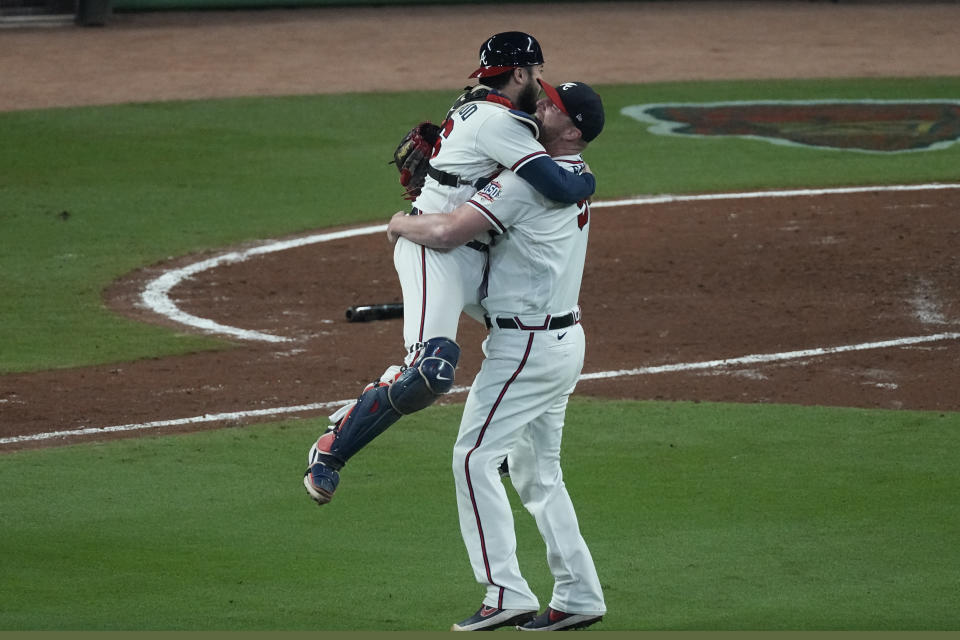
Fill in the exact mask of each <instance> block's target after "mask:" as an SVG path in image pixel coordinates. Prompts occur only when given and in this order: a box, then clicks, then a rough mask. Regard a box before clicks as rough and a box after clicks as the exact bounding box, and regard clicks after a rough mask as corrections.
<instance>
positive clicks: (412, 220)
mask: <svg viewBox="0 0 960 640" xmlns="http://www.w3.org/2000/svg"><path fill="white" fill-rule="evenodd" d="M491 229H493V224H491V222H490V221H489V220H487V218H485V217H484V215H483V214H482V213H480V211H478V210H477V209H475V208H474V207H472V206H470V205H469V203H466V204H462V205H460V206H459V207H457V208H456V209H454V210H453V211H451V212H450V213H447V214H443V215H432V214H421V215H418V216H414V215H409V214H407V213H405V212H403V211H398V212H397V213H395V214H394V216H393V218H391V219H390V224H389V225H387V239H388V240H389V241H390V242H396V241H397V238H406V239H407V240H409V241H411V242H415V243H417V244H422V245H423V246H425V247H430V248H431V249H452V248H454V247H459V246H460V245H462V244H466V243H467V242H470V240H472V239H473V238H474V237H475V236H477V235H478V234H480V233H483V232H484V231H489V230H491Z"/></svg>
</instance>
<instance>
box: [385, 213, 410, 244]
mask: <svg viewBox="0 0 960 640" xmlns="http://www.w3.org/2000/svg"><path fill="white" fill-rule="evenodd" d="M406 215H407V212H406V211H397V212H396V213H395V214H393V217H392V218H390V223H389V224H388V225H387V242H389V243H390V244H396V243H397V240H398V239H399V238H400V234H399V233H397V224H398V223H396V222H394V221H395V220H396V219H397V218H403V217H404V216H406Z"/></svg>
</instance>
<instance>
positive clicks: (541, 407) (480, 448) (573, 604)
mask: <svg viewBox="0 0 960 640" xmlns="http://www.w3.org/2000/svg"><path fill="white" fill-rule="evenodd" d="M558 161H560V162H562V163H563V164H564V165H566V167H567V168H569V169H570V170H572V171H581V170H582V169H583V162H582V160H581V159H580V158H579V157H567V158H561V159H558ZM470 204H471V205H472V206H474V207H476V208H477V209H478V210H480V211H481V212H482V213H483V215H485V216H486V217H487V219H488V220H489V221H490V222H491V223H492V224H493V225H494V226H495V227H496V230H497V231H498V232H499V236H498V237H497V238H496V239H495V241H494V243H493V246H492V247H491V250H490V273H489V295H488V296H487V297H486V298H485V299H484V301H483V304H484V306H485V307H486V309H487V310H488V311H489V313H490V316H491V323H490V324H491V328H490V335H489V336H488V337H487V339H486V340H485V341H484V344H483V351H484V355H485V358H484V361H483V364H482V365H481V368H480V373H479V374H477V377H476V379H475V380H474V381H473V384H472V385H471V388H470V394H469V395H468V397H467V402H466V405H465V406H464V410H463V418H462V420H461V423H460V431H459V433H458V435H457V441H456V444H455V445H454V452H453V472H454V480H455V484H456V490H457V507H458V511H459V518H460V531H461V534H462V536H463V541H464V544H465V545H466V548H467V554H468V556H469V558H470V563H471V565H472V567H473V572H474V577H475V578H476V580H477V582H479V583H480V584H481V585H484V586H485V588H486V595H485V597H484V600H483V603H484V604H485V605H487V606H490V607H497V608H502V609H523V610H531V611H533V610H539V609H540V602H539V600H538V598H537V596H536V595H535V594H534V593H533V592H532V590H531V589H530V587H529V585H528V584H527V582H526V580H525V579H524V578H523V575H522V574H521V571H520V566H519V563H518V561H517V554H516V549H517V541H516V536H515V533H514V527H513V511H512V509H511V506H510V501H509V500H508V498H507V495H506V490H505V488H504V483H503V481H502V480H501V479H500V477H499V473H498V467H499V465H500V463H501V461H502V460H503V459H504V457H507V459H508V462H509V469H510V481H511V483H512V484H513V487H514V488H515V489H516V491H517V493H518V495H519V496H520V499H521V500H522V501H523V504H524V507H526V509H527V510H528V511H529V512H530V513H531V514H532V515H533V516H534V518H535V520H536V522H537V527H538V529H539V530H540V533H541V535H542V537H543V540H544V543H545V544H546V547H547V562H548V565H549V567H550V571H551V573H552V575H553V577H554V586H553V592H552V594H551V597H550V602H549V605H550V606H551V607H552V608H554V609H556V610H558V611H563V612H565V613H573V614H584V615H602V614H604V613H605V612H606V605H605V603H604V598H603V592H602V589H601V586H600V579H599V577H598V576H597V571H596V568H595V566H594V563H593V559H592V557H591V555H590V550H589V549H588V548H587V545H586V542H585V541H584V539H583V536H582V535H581V534H580V529H579V524H578V522H577V516H576V512H575V510H574V508H573V503H572V502H571V500H570V496H569V494H568V493H567V490H566V487H565V485H564V483H563V474H562V471H561V468H560V443H561V437H562V433H563V426H564V417H565V414H566V407H567V399H568V398H569V396H570V394H571V393H572V392H573V390H574V388H575V387H576V384H577V380H578V379H579V376H580V372H581V370H582V368H583V357H584V349H585V340H584V333H583V328H582V325H581V324H580V312H579V307H578V306H577V300H578V296H579V292H580V283H581V279H582V275H583V265H584V257H585V255H586V249H587V234H588V232H589V223H590V210H589V206H588V204H587V203H586V202H584V203H580V204H573V205H562V204H558V203H555V202H553V201H550V200H547V199H545V198H543V196H541V195H540V194H539V193H537V192H536V191H535V190H534V189H533V188H532V187H530V185H529V184H527V183H526V182H525V181H523V180H522V179H520V178H518V177H517V176H515V175H513V174H512V173H511V172H504V173H502V174H501V175H500V176H498V177H497V178H496V179H495V180H494V181H493V182H491V183H490V184H489V185H488V186H487V187H485V188H484V189H482V190H481V191H480V192H478V193H477V194H476V195H475V196H474V197H473V198H471V199H470ZM498 320H499V321H503V322H505V325H501V324H500V323H499V322H498ZM551 322H552V323H553V324H551Z"/></svg>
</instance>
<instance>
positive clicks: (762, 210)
mask: <svg viewBox="0 0 960 640" xmlns="http://www.w3.org/2000/svg"><path fill="white" fill-rule="evenodd" d="M425 20H429V23H430V24H431V28H432V31H431V32H432V33H433V34H436V37H435V38H434V39H433V41H432V42H431V43H430V46H429V47H425V48H424V50H422V51H419V52H406V51H405V49H404V47H408V46H409V43H408V40H409V38H407V37H406V36H405V35H404V34H407V33H410V32H411V31H412V27H411V26H410V25H412V24H420V23H423V22H424V21H425ZM957 23H960V6H958V5H956V4H953V5H951V4H931V5H920V4H912V5H908V6H897V5H889V4H881V5H868V4H860V3H857V4H832V3H816V2H803V3H771V4H764V3H744V4H734V3H709V2H693V3H683V2H679V3H650V4H634V3H601V4H591V5H580V4H563V5H556V6H552V5H540V4H534V5H520V6H513V5H508V6H503V7H490V6H484V7H474V8H470V7H457V8H439V7H434V8H430V7H418V8H405V9H399V8H378V9H331V10H323V9H315V10H314V9H307V10H299V11H290V10H273V11H262V12H211V13H199V14H181V13H163V14H133V15H129V14H128V15H118V16H116V19H115V21H114V23H113V24H111V25H110V26H108V27H106V28H103V29H82V28H61V29H19V30H5V31H4V32H3V33H0V75H2V76H3V78H4V85H5V86H4V90H3V91H0V110H9V109H22V108H35V107H48V106H59V105H79V104H99V103H110V102H120V101H130V100H156V99H172V98H202V97H215V96H233V95H256V94H289V93H316V92H327V91H330V92H333V91H347V90H359V91H368V90H378V89H400V88H411V87H421V88H425V89H426V88H430V89H433V88H451V89H453V90H455V89H457V88H459V87H460V86H462V85H463V83H464V78H463V77H462V75H464V70H468V68H472V65H473V62H474V55H475V51H474V48H475V47H474V46H473V45H470V46H469V47H467V50H466V51H464V50H463V46H462V43H463V42H473V41H478V42H479V40H481V39H482V38H483V37H485V36H486V35H488V32H490V33H493V32H495V31H499V30H504V29H513V28H519V29H524V30H528V31H531V32H533V33H535V34H537V35H538V37H540V38H541V41H542V43H543V45H544V49H545V51H546V52H547V55H548V63H549V66H548V72H551V71H552V73H548V77H551V75H558V74H559V75H562V76H563V78H570V77H576V78H579V79H583V80H586V81H589V82H591V83H593V84H602V83H608V82H644V81H653V80H667V79H705V78H750V77H757V78H777V77H828V76H829V77H842V76H899V75H903V76H912V75H954V76H956V75H960V58H958V57H957V56H956V55H955V50H953V49H952V48H951V46H950V45H951V44H952V42H951V41H950V39H951V38H953V37H954V36H953V35H952V31H950V27H949V26H948V25H952V24H957ZM478 24H480V25H482V27H478V26H477V25H478ZM390 35H394V36H398V37H399V36H402V39H396V40H394V41H390V40H389V39H387V38H385V36H390ZM853 35H856V37H852V36H853ZM237 42H240V43H243V46H242V47H239V48H238V47H237V45H236V43H237ZM569 43H576V44H575V46H570V44H569ZM64 50H70V51H74V52H75V56H74V59H75V61H76V62H77V68H71V67H68V66H66V65H64V64H62V59H61V57H60V56H58V55H56V54H57V52H62V51H64ZM435 51H450V52H456V53H451V54H450V55H451V58H450V59H447V60H442V61H437V60H435V59H431V58H432V56H433V53H434V52H435ZM120 52H123V54H124V55H118V53H120ZM397 52H404V55H397ZM452 56H456V59H454V58H453V57H452ZM8 79H9V80H10V83H9V84H8V82H7V81H8ZM957 202H958V194H957V191H934V190H930V191H916V192H903V193H864V194H847V195H832V196H820V197H809V196H807V197H793V198H778V199H751V200H724V201H712V202H684V203H672V204H660V205H644V206H632V207H619V208H603V209H597V210H596V211H595V215H594V218H593V221H594V222H593V225H592V227H593V233H592V236H591V250H590V257H589V258H588V264H587V271H586V274H585V282H584V296H583V299H582V305H583V307H584V323H585V327H586V330H587V336H588V354H587V362H586V367H585V373H587V374H597V376H598V377H594V378H592V379H586V380H584V381H583V382H582V383H581V385H580V387H579V388H578V393H580V394H583V395H594V396H603V397H616V398H641V399H647V398H649V399H689V400H722V401H740V402H789V403H799V404H828V405H837V406H857V407H883V408H916V409H935V410H960V398H958V396H957V394H956V391H955V390H956V389H957V388H958V386H960V366H958V364H957V363H960V344H958V341H957V340H956V339H942V340H929V341H922V340H921V341H917V342H915V343H909V342H897V341H898V340H904V339H908V338H924V337H925V336H931V335H934V336H935V335H939V334H948V333H951V332H956V331H960V261H958V258H957V257H956V251H955V247H956V246H957V242H958V240H960V232H958V231H956V230H957V229H960V211H958V207H957V206H956V205H957ZM625 239H626V240H625ZM358 249H359V250H358ZM357 256H363V259H362V260H360V259H358V258H357ZM192 260H193V259H192V258H190V257H185V258H183V259H180V260H177V261H175V263H172V264H171V265H158V266H154V267H151V268H150V269H145V270H143V271H142V272H138V273H135V274H131V276H130V277H129V278H127V279H125V280H124V281H123V282H120V283H115V284H114V285H113V286H112V287H111V288H110V289H109V291H108V292H106V293H105V300H106V303H107V304H108V305H110V306H111V307H112V308H114V309H116V310H117V311H118V312H119V313H124V314H127V315H132V316H134V317H137V318H140V319H142V320H144V321H147V322H167V321H165V320H163V319H162V318H160V317H159V316H157V315H155V314H153V313H150V312H148V311H146V310H144V309H142V308H139V307H138V306H137V305H136V304H135V301H136V298H137V295H138V292H139V291H140V290H141V288H142V286H143V285H144V284H145V283H146V282H147V280H149V279H150V278H152V277H155V276H156V275H157V274H158V273H159V271H160V270H161V269H162V268H166V267H169V266H173V264H184V263H187V262H190V261H192ZM318 262H319V263H320V264H321V265H323V264H330V265H333V264H336V265H340V268H339V269H337V270H336V271H335V272H334V271H333V270H330V269H322V268H321V269H317V268H316V264H317V263H318ZM343 264H349V265H350V268H349V269H344V268H342V265H343ZM345 273H346V274H348V275H347V277H346V278H344V277H343V274H345ZM280 274H283V277H280ZM334 274H335V275H336V277H334ZM291 283H301V284H299V285H298V286H293V285H292V284H291ZM360 291H363V292H364V293H363V295H362V296H361V295H360V294H359V293H358V292H360ZM172 294H173V296H174V297H175V299H176V300H177V301H178V304H179V305H180V307H181V308H182V309H183V310H184V311H187V312H189V313H192V314H195V315H198V316H202V317H206V318H211V319H213V320H216V321H217V322H220V323H223V324H228V325H231V326H236V327H241V328H245V329H254V330H258V331H268V332H273V333H277V334H279V335H283V336H289V337H291V338H293V340H292V341H290V342H286V343H281V344H279V345H278V344H264V343H257V342H243V341H238V342H237V346H236V347H235V348H233V349H231V350H227V351H223V352H220V353H213V354H192V355H187V356H182V357H175V358H163V359H154V360H145V361H138V362H132V363H120V364H113V365H107V366H100V367H90V368H83V369H73V370H58V371H50V372H39V373H32V374H18V375H7V376H2V377H0V412H2V421H0V438H2V437H11V436H19V435H23V434H31V433H45V432H51V431H60V430H74V429H79V428H82V427H110V426H114V425H125V424H135V423H146V422H153V421H163V420H172V419H179V418H191V417H196V416H203V415H204V414H212V413H220V412H248V411H253V410H258V409H271V408H277V407H291V406H297V405H303V404H309V403H316V402H323V401H336V400H341V399H346V398H349V397H351V396H353V395H355V394H356V393H357V391H358V390H359V388H360V386H362V384H363V383H364V382H366V381H367V379H369V378H371V377H372V376H375V375H377V374H379V372H380V371H382V370H383V368H385V367H386V366H387V365H388V364H392V363H394V362H396V361H398V360H399V358H400V355H401V354H400V344H401V339H400V335H401V327H400V322H399V321H387V322H379V323H371V324H351V323H347V322H346V321H345V320H344V318H343V309H344V307H345V306H346V305H348V304H355V303H359V302H368V301H371V300H377V301H381V300H383V301H386V300H398V299H399V287H398V285H397V283H396V281H395V278H394V277H393V271H392V264H391V259H390V252H389V248H388V246H387V245H386V241H385V239H384V238H383V237H382V236H381V235H380V234H374V235H364V236H360V237H357V238H353V239H345V240H336V241H331V242H327V243H322V244H312V245H308V246H304V247H301V248H297V249H292V250H288V251H282V252H276V253H272V254H268V255H264V256H261V257H259V258H257V259H255V260H250V261H247V262H242V263H238V264H234V265H229V266H223V267H219V268H216V269H214V270H211V271H207V272H204V273H203V274H201V275H200V276H198V277H197V278H194V279H191V280H189V281H187V282H185V283H183V284H181V285H180V286H178V287H176V288H175V289H174V290H173V291H172ZM211 301H212V302H211ZM467 322H468V321H465V324H463V325H462V333H461V335H460V336H459V341H460V342H461V343H462V344H463V345H464V348H465V350H464V356H463V359H462V366H461V368H460V369H459V371H458V382H460V383H461V384H468V383H469V381H470V380H471V379H472V376H473V374H474V373H475V372H476V370H477V368H478V367H479V359H480V355H479V342H480V340H481V338H482V335H483V330H482V328H481V327H480V326H479V325H476V324H473V323H469V324H467ZM882 341H892V342H891V343H890V344H886V345H874V344H873V343H877V342H882ZM835 347H855V348H851V350H849V351H845V352H842V353H830V352H824V351H815V350H816V349H829V348H835ZM804 350H812V351H806V352H804V353H800V354H792V355H791V352H796V351H804ZM757 354H766V355H773V354H779V355H780V356H781V357H775V358H768V359H757V360H751V359H745V360H742V361H738V362H737V363H735V364H731V365H729V366H720V365H718V364H716V363H714V364H712V365H711V364H709V362H710V361H715V360H718V359H725V358H741V357H743V356H748V355H757ZM704 363H708V364H704ZM667 365H678V366H676V367H674V369H678V370H671V369H670V367H668V366H667ZM658 367H661V368H660V369H658ZM616 370H635V371H633V372H632V374H631V375H620V376H610V377H599V374H601V373H603V372H610V371H616ZM461 397H462V396H461ZM456 399H459V398H454V400H456ZM320 413H323V411H318V410H311V411H303V412H293V413H292V414H291V415H300V416H306V415H318V414H320ZM265 419H276V418H275V416H274V417H273V418H270V417H259V418H258V417H250V416H248V417H243V418H238V419H233V420H225V421H223V420H221V421H213V422H193V423H189V424H184V425H182V426H170V427H167V428H165V431H182V430H196V429H202V428H214V427H218V426H223V425H224V424H235V423H253V422H256V421H257V420H265ZM118 435H124V433H123V432H121V433H118V434H103V433H101V434H95V435H94V436H91V437H100V438H106V437H115V436H118ZM72 441H76V438H72V437H59V438H54V439H49V440H43V441H39V442H33V441H23V442H19V441H18V442H14V443H8V444H5V445H0V450H10V449H14V448H23V447H33V446H44V445H49V444H58V443H64V442H72Z"/></svg>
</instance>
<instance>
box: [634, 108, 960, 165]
mask: <svg viewBox="0 0 960 640" xmlns="http://www.w3.org/2000/svg"><path fill="white" fill-rule="evenodd" d="M621 113H623V114H624V115H626V116H629V117H631V118H634V119H636V120H639V121H640V122H649V123H652V124H653V125H654V126H652V127H650V128H649V131H650V132H651V133H656V134H659V135H682V136H738V137H744V138H758V139H762V140H766V141H768V142H772V143H774V144H789V145H800V146H808V147H822V148H829V149H842V150H848V151H863V152H868V153H900V152H905V151H927V150H931V149H942V148H944V147H948V146H950V145H952V144H953V143H955V142H956V141H957V140H958V139H960V101H955V100H898V101H893V100H889V101H888V100H816V101H802V102H800V101H764V102H714V103H701V104H696V103H677V104H640V105H633V106H629V107H624V108H623V109H622V110H621Z"/></svg>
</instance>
